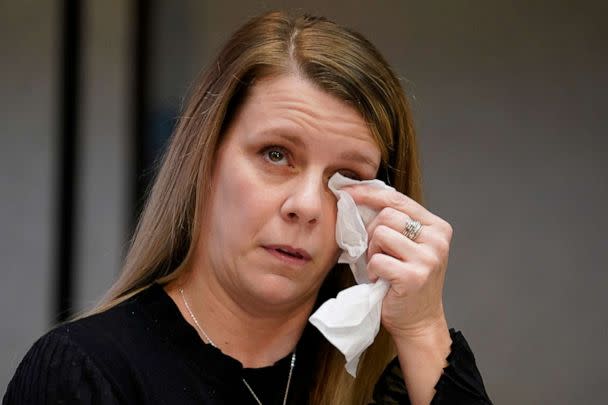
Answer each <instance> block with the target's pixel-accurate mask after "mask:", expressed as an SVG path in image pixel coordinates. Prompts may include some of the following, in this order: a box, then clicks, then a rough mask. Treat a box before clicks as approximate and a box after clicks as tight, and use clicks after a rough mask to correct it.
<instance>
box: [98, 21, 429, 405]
mask: <svg viewBox="0 0 608 405" xmlns="http://www.w3.org/2000/svg"><path fill="white" fill-rule="evenodd" d="M281 74H297V75H300V76H302V77H304V78H306V79H308V80H310V81H311V82H312V83H314V84H316V85H317V86H318V87H319V88H321V89H322V90H324V91H326V92H327V93H329V94H332V95H334V96H336V97H338V98H340V99H341V100H343V101H344V102H346V103H349V104H351V105H353V106H355V107H356V108H357V110H358V111H359V112H360V113H361V114H362V116H363V117H364V118H365V119H366V121H367V122H368V124H369V127H370V130H371V133H372V134H373V136H374V138H375V140H376V142H377V144H378V145H379V147H380V150H381V154H382V165H381V169H380V170H379V174H378V176H379V178H382V179H383V180H385V181H390V183H391V185H392V186H393V187H395V188H396V189H397V190H399V191H400V192H402V193H405V194H407V195H409V196H410V197H412V198H414V199H415V200H418V201H420V199H421V184H420V171H419V165H418V157H417V149H416V140H415V134H414V128H413V124H412V118H411V112H410V109H409V106H408V103H407V100H406V98H405V95H404V93H403V90H402V88H401V86H400V83H399V80H398V79H397V78H396V76H395V74H394V73H393V72H392V71H391V69H390V67H389V66H388V64H387V63H386V61H385V60H384V59H383V57H382V56H381V55H380V53H379V52H378V51H377V50H376V48H374V46H373V45H372V44H371V43H370V42H368V41H367V40H366V39H365V38H364V37H363V36H361V35H360V34H358V33H356V32H354V31H351V30H349V29H347V28H344V27H341V26H339V25H337V24H335V23H334V22H332V21H329V20H327V19H325V18H320V17H311V16H307V15H305V16H299V17H295V18H292V17H290V16H289V15H287V14H285V13H282V12H273V13H268V14H264V15H261V16H259V17H256V18H253V19H252V20H250V21H249V22H248V23H246V24H245V25H244V26H243V27H241V28H240V29H239V30H238V31H237V32H235V33H234V34H233V36H232V37H231V39H230V40H229V41H228V43H227V44H226V45H225V46H224V48H223V49H222V50H221V52H220V54H219V55H218V57H217V59H216V60H215V61H214V62H213V63H212V64H211V65H210V68H209V69H207V70H206V71H205V72H204V73H203V74H202V76H201V77H200V79H199V81H198V85H197V86H196V87H195V88H194V89H193V91H192V93H191V95H190V98H189V101H188V102H187V104H186V106H185V109H184V111H183V114H182V116H181V118H180V120H179V122H178V125H177V127H176V129H175V131H174V133H173V136H172V139H171V142H170V144H169V146H168V149H167V151H166V153H165V156H164V159H163V162H162V165H161V168H160V171H159V173H158V175H157V178H156V180H155V182H154V185H153V187H152V189H151V191H150V193H149V196H148V199H147V202H146V205H145V207H144V209H143V212H142V214H141V217H140V220H139V223H138V226H137V229H136V231H135V234H134V237H133V239H132V242H131V246H130V250H129V252H128V254H127V257H126V260H125V264H124V267H123V271H122V273H121V275H120V277H119V278H118V280H117V281H116V283H115V284H114V285H113V286H112V288H111V289H110V290H109V291H108V293H107V294H106V295H105V297H104V298H103V299H102V302H101V303H100V304H99V306H98V307H97V308H96V309H95V311H94V312H101V311H104V310H106V309H108V308H111V307H113V306H115V305H117V304H118V303H120V302H122V301H124V300H126V299H128V298H129V297H131V296H132V295H134V294H136V293H137V292H139V291H141V290H142V289H144V288H146V287H148V286H149V285H150V284H152V283H154V282H158V283H160V284H165V283H168V282H170V281H172V280H174V279H176V278H177V277H179V275H180V274H182V273H183V272H184V271H185V269H187V268H188V263H189V261H190V259H191V255H192V252H193V250H194V247H195V246H196V243H197V239H198V237H199V234H200V231H201V230H200V227H201V223H202V219H203V218H204V212H203V211H204V209H205V207H206V206H207V205H206V202H207V201H206V198H208V196H209V195H210V194H211V193H212V191H213V190H212V189H211V178H212V172H213V169H214V166H215V160H216V155H217V150H218V147H219V146H220V144H221V142H222V136H223V132H224V129H225V127H226V126H227V125H228V123H229V122H230V120H231V119H232V116H233V115H234V112H235V110H236V109H237V108H238V106H239V105H240V104H242V103H243V100H244V98H245V97H246V94H247V89H248V88H249V87H250V86H251V85H252V83H253V82H254V81H255V80H256V79H260V78H262V77H267V76H275V75H281ZM352 284H353V279H352V275H351V274H350V271H349V270H348V268H347V267H346V268H343V267H342V265H336V266H335V268H334V269H333V270H332V271H331V272H330V275H329V276H328V277H327V279H326V280H325V281H324V284H323V286H322V288H321V291H320V292H319V297H318V302H323V301H324V300H325V299H328V298H330V297H333V296H335V295H336V294H337V292H338V291H339V290H340V289H343V288H346V287H348V286H350V285H352ZM312 344H314V345H315V348H314V350H311V353H316V356H317V357H316V360H315V367H316V368H315V370H318V372H317V374H316V377H315V378H314V380H313V386H312V387H311V391H310V398H309V402H310V403H314V404H359V403H368V402H369V401H370V399H371V395H372V392H373V387H374V385H375V383H376V382H377V380H378V378H379V376H380V374H381V372H382V370H383V369H384V367H385V366H386V365H387V363H388V362H389V361H390V359H391V358H392V357H394V355H395V354H394V348H393V346H392V343H391V339H390V336H389V335H388V333H387V332H386V331H385V330H384V329H383V328H381V331H380V333H379V335H378V337H377V338H376V340H375V342H374V344H373V345H372V346H371V347H370V348H369V349H368V350H367V351H366V353H365V354H364V356H363V358H362V359H361V362H360V367H359V370H360V371H359V374H358V376H357V378H356V380H353V379H352V378H351V377H350V376H349V375H348V374H347V373H346V372H345V370H344V358H343V356H342V355H341V354H340V353H339V352H338V351H337V350H336V349H334V348H333V347H332V346H331V345H330V344H329V343H328V342H326V341H325V339H320V338H318V339H313V343H312Z"/></svg>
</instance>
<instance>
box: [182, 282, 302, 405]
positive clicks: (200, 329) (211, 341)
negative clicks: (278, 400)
mask: <svg viewBox="0 0 608 405" xmlns="http://www.w3.org/2000/svg"><path fill="white" fill-rule="evenodd" d="M179 293H180V294H181V296H182V300H183V301H184V305H185V306H186V309H187V310H188V313H189V314H190V317H191V318H192V320H193V321H194V324H195V325H196V328H197V329H198V331H199V332H200V333H201V334H202V335H203V336H204V337H205V339H207V341H208V342H209V344H210V345H211V346H213V347H215V348H217V345H216V344H215V343H213V340H211V338H210V337H209V335H207V334H206V333H205V331H204V330H203V328H202V327H201V325H200V324H199V323H198V319H196V316H194V312H192V309H191V308H190V305H188V301H187V300H186V296H185V295H184V289H183V288H180V289H179ZM295 365H296V352H295V350H294V352H293V354H292V355H291V364H290V366H289V375H288V376H287V386H286V387H285V395H284V396H283V405H285V404H287V395H288V394H289V386H290V385H291V376H292V374H293V368H294V366H295ZM241 380H243V383H244V384H245V387H247V389H248V390H249V392H250V393H251V395H252V396H253V398H254V399H255V400H256V402H257V403H258V405H262V401H260V398H258V396H257V395H256V394H255V392H253V389H252V388H251V386H250V385H249V383H247V381H246V380H245V378H244V377H241Z"/></svg>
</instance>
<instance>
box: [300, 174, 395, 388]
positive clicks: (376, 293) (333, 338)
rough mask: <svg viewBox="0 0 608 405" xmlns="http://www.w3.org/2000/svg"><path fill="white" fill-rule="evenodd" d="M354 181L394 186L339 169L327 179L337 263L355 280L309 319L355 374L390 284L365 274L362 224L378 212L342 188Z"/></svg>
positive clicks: (377, 323) (373, 334) (377, 324)
mask: <svg viewBox="0 0 608 405" xmlns="http://www.w3.org/2000/svg"><path fill="white" fill-rule="evenodd" d="M353 184H368V185H370V186H372V187H376V188H378V189H382V188H389V189H393V188H392V187H390V186H387V185H386V184H384V183H383V182H382V181H380V180H364V181H358V180H353V179H349V178H347V177H345V176H342V175H341V174H339V173H336V174H334V175H333V176H332V177H331V178H330V179H329V189H330V190H331V191H332V192H333V193H334V194H335V196H336V198H337V199H338V213H337V218H336V241H337V243H338V246H339V247H340V248H341V249H342V254H341V255H340V257H339V258H338V263H348V264H349V266H350V269H351V270H352V272H353V274H354V276H355V280H356V281H357V283H358V284H357V285H355V286H353V287H350V288H347V289H345V290H343V291H341V292H339V293H338V295H337V297H336V298H331V299H329V300H327V301H325V302H324V303H323V304H322V305H321V306H320V307H319V309H317V310H316V311H315V313H313V314H312V315H311V316H310V318H309V321H310V323H312V324H313V325H314V326H315V327H316V328H317V329H319V331H320V332H321V333H322V334H323V336H325V338H326V339H327V340H328V341H329V342H330V343H331V344H333V345H334V346H335V347H336V348H337V349H338V350H340V352H342V354H343V355H344V357H345V358H346V366H345V367H346V371H348V373H349V374H350V375H352V376H353V377H356V376H357V365H358V364H359V358H360V357H361V354H362V353H363V352H364V351H365V349H367V348H368V347H369V346H370V345H371V344H372V343H373V342H374V338H375V337H376V335H377V334H378V331H379V330H380V316H381V311H382V300H383V299H384V296H385V295H386V293H387V292H388V289H389V287H390V284H389V282H388V281H386V280H384V279H378V280H377V281H376V282H374V283H371V282H370V280H369V278H368V277H367V272H366V267H367V260H366V254H365V252H366V251H367V243H368V238H367V231H366V230H365V226H366V225H367V224H368V223H369V222H370V221H371V220H372V219H373V218H374V217H375V216H376V215H377V214H378V212H377V211H375V210H373V209H371V208H370V207H367V206H364V205H357V204H356V203H355V201H354V200H353V198H352V197H351V196H350V194H348V192H346V191H343V190H341V189H342V187H344V186H348V185H353Z"/></svg>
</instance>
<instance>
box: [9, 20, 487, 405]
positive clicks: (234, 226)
mask: <svg viewBox="0 0 608 405" xmlns="http://www.w3.org/2000/svg"><path fill="white" fill-rule="evenodd" d="M335 173H341V174H342V175H344V176H347V177H351V178H354V179H357V180H367V179H373V178H375V177H378V178H380V179H382V180H384V181H386V182H388V183H390V184H391V185H392V186H393V187H394V188H395V190H390V189H386V190H381V191H377V190H370V189H369V188H368V186H366V185H355V186H352V187H349V188H348V193H350V194H351V195H352V197H353V198H354V199H355V201H357V202H358V203H360V204H364V205H367V206H369V207H371V208H373V209H375V210H377V211H379V212H380V213H379V215H378V216H377V217H376V218H375V219H374V220H373V221H372V222H371V223H370V224H369V226H368V227H367V231H368V233H369V235H370V240H369V249H368V253H367V257H368V260H369V262H368V266H367V272H368V276H369V278H370V279H371V280H372V281H373V280H376V279H378V278H379V277H381V278H383V279H385V280H388V281H389V282H390V283H391V287H390V290H389V292H388V293H387V295H386V297H385V299H384V301H383V306H382V328H381V330H380V333H379V334H378V336H377V337H376V339H375V341H374V343H373V344H372V346H371V347H370V348H369V349H368V350H367V351H366V353H365V355H364V356H363V358H362V360H361V362H360V364H359V369H358V375H357V378H356V379H353V378H352V377H350V376H349V375H348V374H347V373H346V372H345V371H344V358H343V356H342V355H341V354H340V353H339V352H338V351H337V350H336V349H334V348H333V347H332V346H331V345H330V344H329V343H328V342H327V341H326V340H325V339H324V338H323V337H322V336H321V335H320V334H319V333H318V332H316V330H314V328H312V327H311V326H310V325H308V323H307V320H308V317H309V316H310V314H311V312H312V311H313V309H314V308H315V307H316V306H318V305H319V304H320V303H322V302H324V301H325V300H327V299H328V298H331V297H334V296H335V295H336V294H337V292H338V291H340V290H341V289H344V288H346V287H348V286H351V285H352V284H353V277H352V274H351V272H350V270H349V269H348V268H347V267H346V268H345V267H344V266H343V265H339V264H336V261H337V258H338V255H339V253H340V251H339V249H338V246H337V245H336V240H335V223H336V210H337V208H336V199H335V197H334V195H333V194H332V193H331V191H330V190H329V189H328V185H327V183H328V180H329V178H330V177H331V176H332V175H334V174H335ZM420 198H421V187H420V174H419V168H418V160H417V149H416V143H415V136H414V130H413V124H412V118H411V113H410V111H409V107H408V105H407V102H406V99H405V97H404V95H403V92H402V90H401V88H400V85H399V82H398V80H397V79H396V77H395V75H394V74H393V73H392V71H391V70H390V68H389V67H388V65H387V63H386V62H385V61H384V59H383V58H382V56H381V55H380V54H379V53H378V52H377V50H376V49H375V48H374V47H373V46H372V45H371V44H370V43H369V42H368V41H367V40H365V39H364V38H363V37H361V36H360V35H359V34H357V33H355V32H352V31H350V30H347V29H345V28H342V27H340V26H338V25H336V24H334V23H332V22H330V21H327V20H325V19H322V18H313V17H308V16H305V17H299V18H296V19H292V18H290V17H288V16H287V15H285V14H282V13H270V14H266V15H263V16H260V17H257V18H254V19H253V20H251V21H250V22H248V23H247V24H246V25H244V26H243V27H242V28H241V29H240V30H239V31H237V32H236V33H235V34H234V35H233V37H232V38H231V39H230V41H229V42H228V44H227V45H226V46H225V47H224V48H223V50H222V51H221V53H220V55H219V56H218V58H217V60H216V61H215V63H213V64H211V68H210V69H209V70H208V71H207V72H206V73H204V75H203V76H202V78H201V79H200V81H199V84H198V87H197V88H196V89H195V90H194V92H193V94H192V96H191V98H190V101H189V103H188V104H187V106H186V108H185V111H184V114H183V117H182V118H181V119H180V122H179V124H178V126H177V128H176V130H175V133H174V135H173V138H172V141H171V144H170V146H169V148H168V151H167V153H166V156H165V158H164V161H163V165H162V168H161V170H160V172H159V174H158V177H157V179H156V181H155V184H154V187H153V189H152V191H151V194H150V196H149V199H148V202H147V205H146V207H145V209H144V212H143V214H142V216H141V219H140V222H139V226H138V228H137V231H136V234H135V237H134V239H133V243H132V246H131V249H130V251H129V254H128V256H127V259H126V264H125V267H124V269H123V272H122V274H121V276H120V278H119V280H118V281H117V282H116V283H115V284H114V286H113V287H112V289H111V290H110V291H109V292H108V294H107V296H106V297H105V299H104V300H103V303H102V304H101V305H100V306H99V307H98V308H97V309H96V310H95V311H94V314H91V316H88V317H85V318H81V319H79V320H77V321H75V322H72V323H68V324H65V325H63V326H60V327H58V328H57V329H55V330H53V331H51V332H50V333H49V334H47V335H46V336H44V337H43V338H41V339H40V340H39V341H38V342H37V343H36V344H35V345H34V347H33V348H32V349H31V350H30V352H29V353H28V355H27V356H26V358H25V359H24V360H23V362H22V364H21V365H20V367H19V369H18V370H17V372H16V375H15V377H14V378H13V380H12V382H11V383H10V385H9V388H8V392H7V394H6V396H5V398H4V403H11V404H12V403H45V402H48V403H59V402H61V403H171V404H174V403H175V404H177V403H180V404H186V403H198V404H200V403H205V404H223V403H252V404H255V403H260V404H261V403H263V404H269V403H274V404H285V403H314V404H359V403H369V402H372V401H375V402H376V403H408V402H409V401H411V403H413V404H428V403H429V402H431V400H432V399H433V398H434V400H433V403H478V404H482V403H483V404H485V403H490V401H489V399H488V397H487V395H486V393H485V391H484V388H483V383H482V382H481V377H480V376H479V374H478V372H477V369H476V367H475V362H474V359H473V355H472V354H471V352H470V350H469V348H468V346H467V344H466V341H464V338H463V337H462V335H461V334H460V333H457V332H455V331H454V330H448V327H447V322H446V319H445V315H444V311H443V306H442V290H443V281H444V277H445V271H446V267H447V259H448V248H449V243H450V238H451V233H452V231H451V228H450V226H449V224H447V223H446V222H445V221H444V220H442V219H441V218H439V217H437V216H435V215H433V214H432V213H430V212H428V211H427V210H426V209H424V208H423V207H422V206H421V205H419V204H418V203H417V202H416V201H417V200H418V201H419V200H420ZM416 221H419V222H416ZM419 224H422V227H420V226H418V225H419ZM395 354H396V355H397V357H396V358H395ZM394 358H395V359H394ZM392 359H394V360H392ZM391 360H392V361H391Z"/></svg>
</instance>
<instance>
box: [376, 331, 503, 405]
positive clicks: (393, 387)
mask: <svg viewBox="0 0 608 405" xmlns="http://www.w3.org/2000/svg"><path fill="white" fill-rule="evenodd" d="M450 337H451V338H452V345H451V347H450V354H449V355H448V357H447V359H446V360H447V362H448V365H447V367H445V368H444V369H443V373H442V374H441V377H440V378H439V381H438V382H437V384H435V391H436V392H435V396H434V397H433V400H432V401H431V405H465V404H466V405H491V404H492V401H490V398H489V397H488V394H487V393H486V390H485V387H484V385H483V380H482V378H481V374H480V373H479V370H478V369H477V365H476V364H475V357H474V356H473V352H472V351H471V348H470V347H469V345H468V343H467V341H466V340H465V338H464V336H463V335H462V333H460V332H456V331H455V330H454V329H450ZM373 399H374V402H373V403H376V404H386V405H390V404H404V405H409V404H410V400H409V397H408V394H407V389H406V387H405V382H404V380H403V374H402V372H401V367H400V365H399V359H398V358H395V359H394V360H393V361H391V362H390V363H389V365H388V366H387V367H386V369H385V370H384V372H383V373H382V376H381V377H380V379H379V381H378V383H377V384H376V387H375V389H374V395H373Z"/></svg>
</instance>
